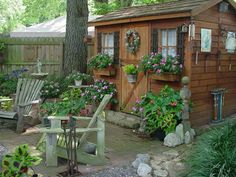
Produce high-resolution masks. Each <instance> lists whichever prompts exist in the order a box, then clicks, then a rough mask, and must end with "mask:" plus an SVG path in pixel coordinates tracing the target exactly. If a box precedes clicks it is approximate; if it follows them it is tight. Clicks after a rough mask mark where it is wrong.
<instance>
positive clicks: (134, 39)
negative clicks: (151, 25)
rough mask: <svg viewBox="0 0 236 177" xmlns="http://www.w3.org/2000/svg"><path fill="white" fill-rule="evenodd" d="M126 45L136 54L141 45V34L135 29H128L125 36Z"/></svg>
mask: <svg viewBox="0 0 236 177" xmlns="http://www.w3.org/2000/svg"><path fill="white" fill-rule="evenodd" d="M125 45H126V48H127V50H128V51H129V52H131V53H132V54H135V53H136V52H137V51H138V49H139V45H140V36H139V34H138V32H137V31H135V30H128V31H127V32H126V36H125Z"/></svg>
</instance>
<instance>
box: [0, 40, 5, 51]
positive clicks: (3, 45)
mask: <svg viewBox="0 0 236 177" xmlns="http://www.w3.org/2000/svg"><path fill="white" fill-rule="evenodd" d="M5 49H6V46H5V44H4V43H3V42H0V53H2V52H3V51H4V50H5Z"/></svg>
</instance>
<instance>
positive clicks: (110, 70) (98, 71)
mask: <svg viewBox="0 0 236 177" xmlns="http://www.w3.org/2000/svg"><path fill="white" fill-rule="evenodd" d="M93 74H94V75H100V76H114V75H116V70H115V68H105V69H94V70H93Z"/></svg>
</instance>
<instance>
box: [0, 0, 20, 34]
mask: <svg viewBox="0 0 236 177" xmlns="http://www.w3.org/2000/svg"><path fill="white" fill-rule="evenodd" d="M0 12H1V13H0V24H1V25H0V33H8V32H10V31H11V30H13V29H14V28H16V27H17V26H18V25H19V24H20V18H21V17H22V14H23V12H24V5H23V2H22V0H0Z"/></svg>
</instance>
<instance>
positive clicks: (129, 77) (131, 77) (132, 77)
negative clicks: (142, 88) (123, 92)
mask: <svg viewBox="0 0 236 177" xmlns="http://www.w3.org/2000/svg"><path fill="white" fill-rule="evenodd" d="M127 80H128V82H129V83H135V82H136V81H137V75H131V74H127Z"/></svg>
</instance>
